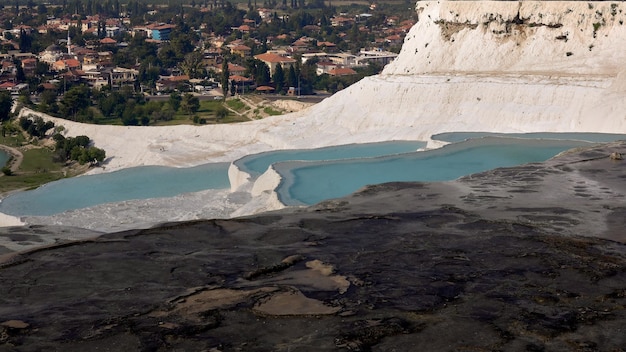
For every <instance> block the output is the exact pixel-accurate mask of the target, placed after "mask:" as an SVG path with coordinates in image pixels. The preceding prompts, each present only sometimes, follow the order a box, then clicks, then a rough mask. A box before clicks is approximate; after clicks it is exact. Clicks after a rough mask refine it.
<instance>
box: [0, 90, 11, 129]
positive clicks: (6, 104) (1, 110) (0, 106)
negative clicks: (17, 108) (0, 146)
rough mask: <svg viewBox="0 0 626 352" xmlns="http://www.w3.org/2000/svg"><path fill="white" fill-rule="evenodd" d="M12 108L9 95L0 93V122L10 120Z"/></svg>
mask: <svg viewBox="0 0 626 352" xmlns="http://www.w3.org/2000/svg"><path fill="white" fill-rule="evenodd" d="M12 106H13V99H11V94H10V93H9V92H8V91H6V90H3V91H0V122H4V121H8V120H9V119H10V118H11V107H12Z"/></svg>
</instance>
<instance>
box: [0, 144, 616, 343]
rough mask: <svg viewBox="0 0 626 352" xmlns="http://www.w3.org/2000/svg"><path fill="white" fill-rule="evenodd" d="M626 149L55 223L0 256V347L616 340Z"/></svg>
mask: <svg viewBox="0 0 626 352" xmlns="http://www.w3.org/2000/svg"><path fill="white" fill-rule="evenodd" d="M625 150H626V144H624V143H612V144H606V145H599V146H596V147H592V148H587V149H581V150H575V151H572V152H569V153H566V154H564V155H561V156H559V157H557V158H555V159H552V160H549V161H547V162H546V163H543V164H531V165H524V166H520V167H515V168H506V169H497V170H493V171H490V172H486V173H482V174H477V175H472V176H468V177H465V178H462V179H459V180H457V181H453V182H444V183H390V184H383V185H377V186H371V187H367V188H365V189H363V190H361V191H360V192H358V193H356V194H354V195H352V196H350V197H346V198H342V199H337V200H332V201H327V202H324V203H320V204H318V205H316V206H313V207H309V208H306V209H300V210H290V211H280V212H273V213H266V214H260V215H256V216H251V217H246V218H238V219H230V220H203V221H193V222H183V223H172V224H166V225H163V226H160V227H157V228H152V229H146V230H136V231H126V232H120V233H112V234H103V235H101V236H99V237H93V236H94V234H91V233H85V234H84V236H80V235H81V230H80V229H67V228H64V229H63V231H64V232H67V231H73V232H76V234H75V235H76V236H75V237H74V238H81V239H79V240H74V241H62V242H58V243H56V244H51V245H47V246H45V247H40V248H35V249H31V250H30V251H28V252H21V253H15V252H11V251H10V250H8V249H5V250H3V252H2V253H5V254H4V256H3V259H4V261H3V262H2V263H1V264H0V351H42V350H46V351H55V350H56V351H90V350H99V351H296V350H297V351H393V350H396V351H408V350H413V351H494V350H503V351H524V350H527V351H564V350H567V351H623V350H624V346H626V331H625V329H626V328H625V326H626V324H625V323H626V310H625V306H626V244H625V241H626V226H624V223H625V222H624V216H623V215H624V214H625V213H626V202H625V199H624V195H625V194H626V184H625V183H624V180H625V179H626V163H625V162H623V161H619V160H611V159H610V158H609V155H610V153H611V152H613V151H617V152H622V153H623V152H624V151H625ZM1 231H3V234H4V235H5V237H6V236H8V235H7V234H8V233H10V234H11V236H12V238H15V239H16V241H19V240H24V239H27V238H30V237H29V236H35V234H33V231H32V229H29V228H10V229H3V230H1ZM54 231H55V229H54V227H48V228H45V231H44V229H42V228H38V231H37V233H39V236H44V235H49V234H50V233H54ZM20 234H21V235H20ZM88 235H89V236H88Z"/></svg>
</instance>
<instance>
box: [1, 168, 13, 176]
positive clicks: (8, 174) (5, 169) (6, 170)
mask: <svg viewBox="0 0 626 352" xmlns="http://www.w3.org/2000/svg"><path fill="white" fill-rule="evenodd" d="M2 173H3V174H5V175H7V176H11V175H13V171H11V168H10V167H8V166H5V167H3V168H2Z"/></svg>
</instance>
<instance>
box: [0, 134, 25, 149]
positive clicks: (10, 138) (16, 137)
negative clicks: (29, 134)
mask: <svg viewBox="0 0 626 352" xmlns="http://www.w3.org/2000/svg"><path fill="white" fill-rule="evenodd" d="M25 142H26V138H24V136H23V135H22V134H21V133H16V134H13V135H9V134H7V135H6V136H5V137H2V135H0V144H4V145H7V146H9V147H19V146H21V145H22V144H24V143H25Z"/></svg>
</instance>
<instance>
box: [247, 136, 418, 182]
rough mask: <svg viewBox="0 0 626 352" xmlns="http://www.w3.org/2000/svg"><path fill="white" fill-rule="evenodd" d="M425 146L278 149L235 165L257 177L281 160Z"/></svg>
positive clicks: (372, 153)
mask: <svg viewBox="0 0 626 352" xmlns="http://www.w3.org/2000/svg"><path fill="white" fill-rule="evenodd" d="M424 147H426V142H420V141H393V142H380V143H367V144H346V145H340V146H334V147H326V148H317V149H306V150H279V151H272V152H267V153H260V154H254V155H248V156H245V157H243V158H241V159H239V160H237V161H235V165H237V166H238V167H239V169H240V170H242V171H245V172H247V173H249V174H250V175H251V176H253V177H257V176H259V175H261V174H263V173H264V172H265V171H267V168H268V167H269V166H270V165H272V164H275V163H277V162H281V161H289V160H309V161H311V160H315V161H322V160H325V161H326V160H341V159H356V158H372V157H377V156H383V155H394V154H402V153H408V152H414V151H416V150H418V149H421V148H424Z"/></svg>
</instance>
